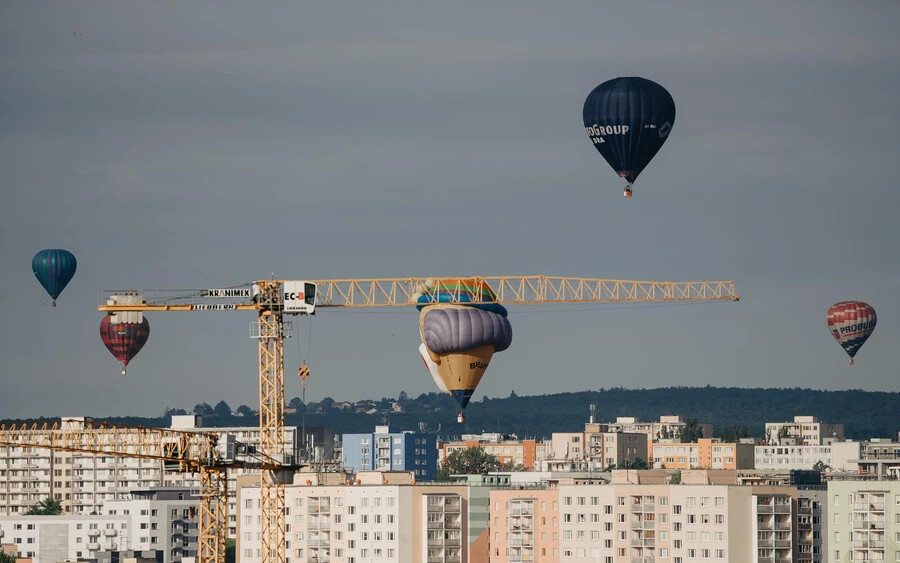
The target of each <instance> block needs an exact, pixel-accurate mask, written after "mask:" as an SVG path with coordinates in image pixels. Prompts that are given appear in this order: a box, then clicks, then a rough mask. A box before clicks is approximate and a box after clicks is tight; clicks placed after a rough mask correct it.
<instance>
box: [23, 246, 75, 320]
mask: <svg viewBox="0 0 900 563" xmlns="http://www.w3.org/2000/svg"><path fill="white" fill-rule="evenodd" d="M77 267H78V262H76V260H75V255H74V254H72V253H71V252H69V251H68V250H63V249H61V248H48V249H46V250H41V251H40V252H38V253H37V254H35V255H34V258H32V259H31V269H32V270H33V271H34V275H35V276H37V279H38V281H39V282H41V285H42V286H44V289H46V290H47V293H49V294H50V297H52V298H53V306H54V307H56V298H57V297H59V294H60V293H62V290H63V289H65V288H66V285H67V284H68V283H69V282H70V281H71V280H72V276H74V275H75V268H77Z"/></svg>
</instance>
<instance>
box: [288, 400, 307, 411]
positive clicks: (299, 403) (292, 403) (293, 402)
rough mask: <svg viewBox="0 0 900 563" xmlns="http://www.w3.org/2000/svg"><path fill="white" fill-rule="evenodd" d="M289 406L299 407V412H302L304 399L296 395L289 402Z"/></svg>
mask: <svg viewBox="0 0 900 563" xmlns="http://www.w3.org/2000/svg"><path fill="white" fill-rule="evenodd" d="M287 406H288V407H290V408H292V409H297V412H300V407H302V406H303V401H301V400H300V397H294V398H293V399H291V400H290V401H289V402H288V404H287Z"/></svg>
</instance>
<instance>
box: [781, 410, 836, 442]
mask: <svg viewBox="0 0 900 563" xmlns="http://www.w3.org/2000/svg"><path fill="white" fill-rule="evenodd" d="M784 438H788V439H791V440H793V441H794V442H795V443H797V444H800V445H803V446H821V445H822V444H825V443H828V442H829V441H838V442H842V441H843V440H844V425H843V424H829V423H825V422H820V421H819V419H818V418H816V417H815V416H795V417H794V421H793V422H767V423H766V443H768V444H778V443H780V440H782V439H784Z"/></svg>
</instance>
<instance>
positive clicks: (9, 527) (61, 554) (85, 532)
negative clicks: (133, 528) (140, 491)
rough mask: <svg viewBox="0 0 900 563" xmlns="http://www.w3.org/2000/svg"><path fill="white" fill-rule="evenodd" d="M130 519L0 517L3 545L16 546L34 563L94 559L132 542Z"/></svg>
mask: <svg viewBox="0 0 900 563" xmlns="http://www.w3.org/2000/svg"><path fill="white" fill-rule="evenodd" d="M129 531H130V530H129V526H128V516H126V515H101V516H86V515H79V516H72V515H68V516H0V543H2V544H12V545H15V547H16V549H17V550H18V556H19V557H22V558H31V559H32V563H57V562H59V561H77V560H83V559H87V558H91V557H95V556H96V553H98V552H101V551H111V550H116V549H120V548H121V545H122V542H127V541H128V539H129Z"/></svg>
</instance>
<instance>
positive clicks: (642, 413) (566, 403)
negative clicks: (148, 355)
mask: <svg viewBox="0 0 900 563" xmlns="http://www.w3.org/2000/svg"><path fill="white" fill-rule="evenodd" d="M401 395H402V396H401V397H400V400H399V401H398V399H389V398H382V399H377V400H362V401H358V402H357V403H355V404H354V407H353V408H347V407H348V405H344V407H345V408H344V409H343V410H342V409H339V408H335V407H334V406H332V404H333V403H334V401H333V400H332V399H330V398H329V399H323V400H322V401H321V402H319V403H310V404H309V405H308V408H309V410H308V414H307V415H306V425H307V426H326V427H331V428H333V429H334V431H335V432H336V433H337V434H343V433H352V432H371V431H372V429H373V428H374V427H375V425H377V424H382V423H383V420H385V417H386V420H387V421H388V422H389V423H390V424H391V425H392V426H394V427H395V428H398V429H400V430H416V429H418V428H419V423H422V422H424V423H425V426H426V428H427V430H428V431H429V432H437V433H439V434H440V435H442V436H445V437H449V436H458V435H460V434H463V433H481V432H482V431H486V432H497V431H500V432H502V433H504V434H516V435H517V436H519V437H520V438H524V437H536V438H542V437H549V436H550V434H551V433H553V432H572V431H577V430H579V429H582V428H584V423H585V422H587V419H588V416H589V408H590V407H589V406H590V405H591V404H592V403H593V404H595V405H596V406H597V411H596V412H597V420H598V421H599V422H606V421H614V420H615V418H616V417H617V416H636V417H638V418H639V419H640V420H645V421H651V420H658V419H659V417H660V415H669V414H679V415H681V416H682V417H685V418H691V417H693V418H697V419H698V420H699V421H700V422H708V423H711V424H712V425H713V426H714V428H716V429H724V428H726V427H732V426H736V425H744V426H746V427H747V428H748V429H749V430H750V433H751V434H752V435H754V436H758V437H762V436H763V428H764V425H765V423H766V422H777V421H787V420H793V417H794V416H795V415H814V416H817V417H818V418H819V420H822V421H824V422H834V423H843V424H844V427H845V433H846V435H847V437H848V438H857V439H866V438H873V437H878V438H891V439H894V440H896V439H897V432H898V430H900V393H885V392H873V391H860V390H849V391H818V390H813V389H799V388H793V389H744V388H737V387H711V386H707V387H664V388H658V389H624V388H612V389H599V390H597V391H581V392H576V393H557V394H554V395H535V396H524V397H520V396H516V395H515V394H514V393H513V394H512V395H510V396H509V397H506V398H502V399H500V398H498V399H491V398H484V399H483V400H481V401H477V402H472V403H470V405H469V407H468V408H467V409H466V418H467V422H466V424H465V425H461V424H457V422H456V412H457V411H456V404H455V402H454V401H453V400H452V399H451V398H450V397H449V396H447V395H442V394H438V393H423V394H422V395H419V397H416V398H407V397H406V396H405V393H402V394H401ZM392 402H393V403H399V404H400V405H401V406H402V408H403V411H404V412H402V413H397V412H389V411H390V410H391V408H392V405H391V403H392ZM357 406H358V408H359V409H360V410H362V409H363V408H364V407H368V408H366V410H370V411H371V410H375V411H376V412H375V413H373V414H366V413H365V412H355V411H356V410H357ZM302 410H303V405H302V404H301V405H300V409H299V411H300V412H302ZM300 412H298V413H295V414H289V415H287V416H286V417H285V423H286V424H288V425H296V426H300V425H301V420H302V419H301V414H300ZM97 420H101V419H99V418H98V419H97ZM102 420H107V421H109V422H113V423H118V424H128V425H140V426H151V427H166V426H168V425H169V423H170V420H169V418H168V417H159V418H135V417H115V418H105V419H102ZM204 421H205V424H207V425H210V426H255V425H256V424H258V419H257V418H256V417H255V416H245V417H234V416H227V417H220V416H209V417H204ZM5 422H12V421H5Z"/></svg>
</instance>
